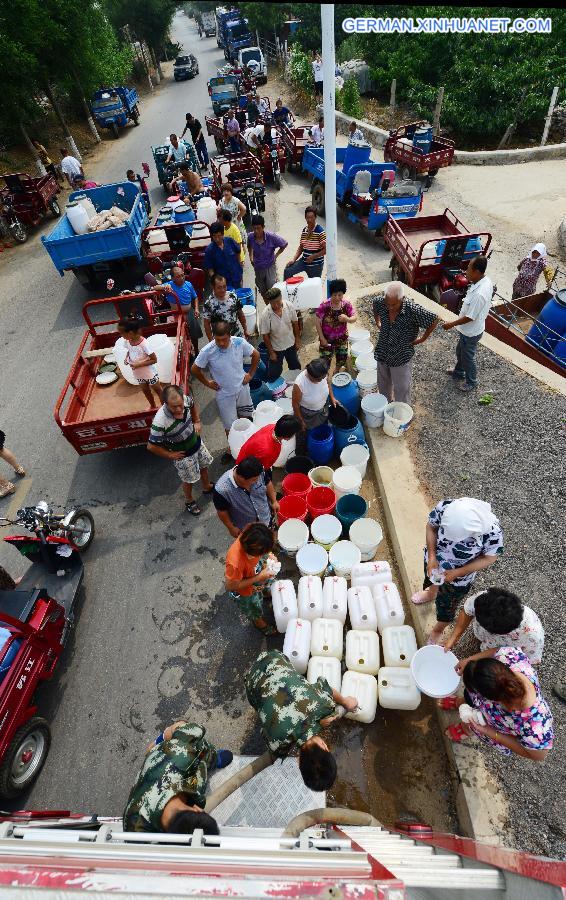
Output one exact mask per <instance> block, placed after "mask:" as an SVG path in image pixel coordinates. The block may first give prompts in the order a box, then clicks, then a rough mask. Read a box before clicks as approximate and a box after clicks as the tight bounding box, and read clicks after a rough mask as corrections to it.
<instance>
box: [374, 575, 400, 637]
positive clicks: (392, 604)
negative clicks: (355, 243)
mask: <svg viewBox="0 0 566 900" xmlns="http://www.w3.org/2000/svg"><path fill="white" fill-rule="evenodd" d="M372 593H373V601H374V603H375V611H376V613H377V627H378V629H379V633H380V634H383V630H384V629H385V628H390V627H391V626H392V625H404V623H405V610H404V609H403V604H402V602H401V597H400V596H399V591H398V590H397V585H396V584H393V582H392V581H387V582H385V584H375V585H374V586H373V588H372Z"/></svg>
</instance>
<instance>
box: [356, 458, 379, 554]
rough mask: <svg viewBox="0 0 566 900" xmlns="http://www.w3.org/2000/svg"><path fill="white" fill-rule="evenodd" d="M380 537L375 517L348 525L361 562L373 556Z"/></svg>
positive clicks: (358, 520)
mask: <svg viewBox="0 0 566 900" xmlns="http://www.w3.org/2000/svg"><path fill="white" fill-rule="evenodd" d="M352 446H356V445H355V444H353V445H352ZM350 449H351V448H350ZM382 538H383V532H382V530H381V525H380V524H379V522H376V521H375V519H356V521H355V522H352V524H351V525H350V540H351V541H352V543H353V544H355V545H356V547H359V549H360V553H361V554H362V559H361V562H368V560H370V559H373V558H374V556H375V554H376V553H377V548H378V547H379V545H380V544H381V541H382Z"/></svg>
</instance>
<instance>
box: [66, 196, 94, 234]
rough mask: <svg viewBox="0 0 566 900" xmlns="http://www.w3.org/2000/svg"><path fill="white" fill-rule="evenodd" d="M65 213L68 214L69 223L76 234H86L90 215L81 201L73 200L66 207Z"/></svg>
mask: <svg viewBox="0 0 566 900" xmlns="http://www.w3.org/2000/svg"><path fill="white" fill-rule="evenodd" d="M65 213H66V215H67V219H68V220H69V224H70V226H71V228H72V229H73V231H74V232H75V234H86V232H87V228H88V223H89V215H88V213H87V211H86V209H85V208H84V206H81V204H80V203H77V202H76V201H73V200H71V202H70V203H68V204H67V206H66V207H65Z"/></svg>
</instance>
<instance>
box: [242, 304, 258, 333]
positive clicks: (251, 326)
mask: <svg viewBox="0 0 566 900" xmlns="http://www.w3.org/2000/svg"><path fill="white" fill-rule="evenodd" d="M242 312H243V314H244V316H245V317H246V327H247V329H248V334H255V326H256V322H257V310H256V308H255V306H253V305H252V304H251V303H246V304H245V305H244V306H242Z"/></svg>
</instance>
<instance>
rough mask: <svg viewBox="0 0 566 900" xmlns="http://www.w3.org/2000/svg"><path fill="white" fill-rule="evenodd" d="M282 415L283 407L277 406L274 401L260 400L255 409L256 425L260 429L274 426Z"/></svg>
mask: <svg viewBox="0 0 566 900" xmlns="http://www.w3.org/2000/svg"><path fill="white" fill-rule="evenodd" d="M282 415H283V412H282V411H281V407H279V406H277V404H276V403H275V401H274V400H260V402H259V403H258V405H257V406H256V408H255V412H254V424H255V426H256V428H258V429H259V428H263V427H264V426H265V425H274V424H275V422H277V419H280V418H281V416H282Z"/></svg>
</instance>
